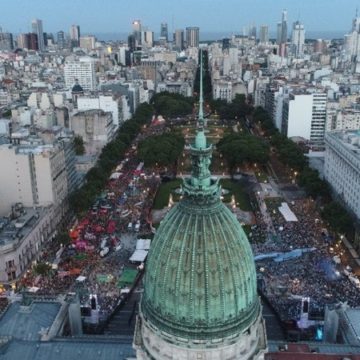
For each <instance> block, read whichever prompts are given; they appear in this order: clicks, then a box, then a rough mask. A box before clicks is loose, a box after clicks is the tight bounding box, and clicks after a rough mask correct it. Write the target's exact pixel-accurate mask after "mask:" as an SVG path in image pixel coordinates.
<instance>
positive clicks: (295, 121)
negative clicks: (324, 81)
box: [282, 92, 327, 145]
mask: <svg viewBox="0 0 360 360" xmlns="http://www.w3.org/2000/svg"><path fill="white" fill-rule="evenodd" d="M326 102H327V95H326V93H316V92H315V93H312V94H310V93H298V94H296V93H292V94H290V95H289V98H288V99H285V101H284V107H283V119H282V132H283V133H284V134H285V135H286V136H287V137H289V138H290V137H302V138H304V139H305V140H308V141H310V142H311V143H314V144H319V145H321V144H323V142H324V134H325V124H326Z"/></svg>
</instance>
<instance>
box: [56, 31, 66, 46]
mask: <svg viewBox="0 0 360 360" xmlns="http://www.w3.org/2000/svg"><path fill="white" fill-rule="evenodd" d="M56 41H57V46H58V48H59V49H64V48H65V47H66V43H65V34H64V32H63V31H59V32H58V33H57V34H56Z"/></svg>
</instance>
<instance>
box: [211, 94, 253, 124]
mask: <svg viewBox="0 0 360 360" xmlns="http://www.w3.org/2000/svg"><path fill="white" fill-rule="evenodd" d="M210 106H211V108H212V110H213V111H216V112H217V113H218V115H219V116H220V118H221V119H242V118H244V117H245V116H247V115H249V114H251V112H252V110H253V107H252V106H251V105H249V104H248V103H247V101H246V97H245V95H243V94H236V95H235V99H233V101H232V102H231V103H227V102H226V101H225V100H220V99H217V100H212V101H211V102H210Z"/></svg>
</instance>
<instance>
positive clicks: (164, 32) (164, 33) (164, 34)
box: [160, 23, 169, 41]
mask: <svg viewBox="0 0 360 360" xmlns="http://www.w3.org/2000/svg"><path fill="white" fill-rule="evenodd" d="M160 38H162V39H165V41H169V32H168V24H167V23H161V25H160Z"/></svg>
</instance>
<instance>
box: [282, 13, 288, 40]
mask: <svg viewBox="0 0 360 360" xmlns="http://www.w3.org/2000/svg"><path fill="white" fill-rule="evenodd" d="M287 36H288V28H287V11H286V10H283V12H282V21H281V42H282V43H284V44H285V43H286V42H287Z"/></svg>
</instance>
